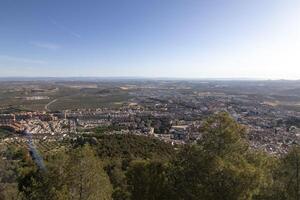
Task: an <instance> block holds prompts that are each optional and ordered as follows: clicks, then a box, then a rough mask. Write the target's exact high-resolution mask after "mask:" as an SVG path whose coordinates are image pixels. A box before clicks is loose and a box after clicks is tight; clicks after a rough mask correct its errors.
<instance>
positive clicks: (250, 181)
mask: <svg viewBox="0 0 300 200" xmlns="http://www.w3.org/2000/svg"><path fill="white" fill-rule="evenodd" d="M201 131H202V134H203V137H202V140H201V141H199V143H198V144H197V145H192V146H187V147H185V148H184V149H183V150H182V151H181V153H180V154H179V155H178V157H177V158H176V159H175V160H174V161H173V165H172V166H173V169H172V171H173V172H172V179H173V188H174V199H185V200H194V199H195V200H196V199H197V200H199V199H204V200H210V199H211V200H226V199H228V200H248V199H252V197H253V195H255V194H256V193H258V192H259V188H260V186H261V185H262V184H263V183H264V181H265V179H264V176H263V174H264V173H265V172H264V171H263V170H261V169H259V168H258V167H256V165H258V164H259V165H260V164H261V163H262V162H263V160H259V159H256V158H255V156H254V152H252V151H251V150H250V149H249V147H248V145H247V143H246V141H245V140H244V134H245V129H244V127H242V126H241V125H239V124H237V123H236V122H235V121H234V120H233V119H232V118H230V117H229V115H228V114H227V113H219V114H217V115H215V116H213V117H211V118H209V119H208V120H207V121H206V122H205V123H204V126H203V128H202V129H201Z"/></svg>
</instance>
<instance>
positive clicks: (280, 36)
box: [0, 0, 300, 79]
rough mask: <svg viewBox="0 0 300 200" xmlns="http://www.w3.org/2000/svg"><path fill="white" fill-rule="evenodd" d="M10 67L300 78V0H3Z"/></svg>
mask: <svg viewBox="0 0 300 200" xmlns="http://www.w3.org/2000/svg"><path fill="white" fill-rule="evenodd" d="M10 76H13V77H15V76H22V77H74V76H76V77H81V76H84V77H86V76H93V77H96V76H99V77H128V76H129V77H150V78H151V77H153V78H159V77H168V78H199V79H201V78H258V79H300V1H299V0H105V1H104V0H43V1H41V0H26V1H25V0H24V1H17V0H1V1H0V77H10Z"/></svg>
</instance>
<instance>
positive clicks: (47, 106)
mask: <svg viewBox="0 0 300 200" xmlns="http://www.w3.org/2000/svg"><path fill="white" fill-rule="evenodd" d="M57 100H58V99H54V100H52V101H50V102H49V103H48V104H47V105H45V110H46V111H48V112H50V111H51V110H50V109H49V106H50V105H51V104H53V103H55V102H56V101H57Z"/></svg>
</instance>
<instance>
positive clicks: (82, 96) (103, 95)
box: [0, 82, 131, 112]
mask: <svg viewBox="0 0 300 200" xmlns="http://www.w3.org/2000/svg"><path fill="white" fill-rule="evenodd" d="M29 98H37V99H29ZM130 98H131V96H130V95H129V93H128V91H126V90H123V89H120V88H118V87H114V86H110V87H106V86H105V87H102V86H101V85H100V84H95V83H77V82H75V83H47V82H45V83H40V82H39V83H35V82H26V83H25V84H24V83H23V84H20V83H19V82H12V83H10V84H9V83H8V82H6V83H5V84H1V85H0V109H1V108H5V109H7V108H10V109H11V110H16V109H17V110H26V111H60V110H66V109H78V108H87V109H88V108H101V107H118V106H121V105H122V104H123V103H125V102H127V101H128V100H129V99H130ZM0 112H1V110H0Z"/></svg>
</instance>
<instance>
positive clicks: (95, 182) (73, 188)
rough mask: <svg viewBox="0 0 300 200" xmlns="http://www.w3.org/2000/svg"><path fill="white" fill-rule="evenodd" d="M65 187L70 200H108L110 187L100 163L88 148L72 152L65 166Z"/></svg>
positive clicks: (110, 191)
mask: <svg viewBox="0 0 300 200" xmlns="http://www.w3.org/2000/svg"><path fill="white" fill-rule="evenodd" d="M67 169H68V171H67V187H68V192H69V195H70V197H71V198H70V199H74V200H76V199H78V200H98V199H101V200H108V199H111V194H112V186H111V184H110V181H109V178H108V176H107V174H106V173H105V171H104V169H103V165H102V163H101V161H100V160H99V159H98V158H97V157H96V156H95V155H94V152H93V150H92V149H91V147H90V146H87V145H85V146H84V147H82V148H81V149H77V150H75V151H73V152H72V153H71V155H70V160H69V163H68V165H67Z"/></svg>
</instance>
